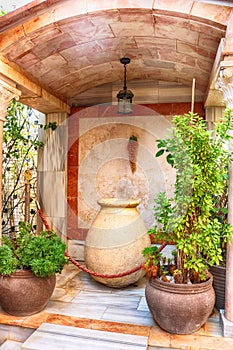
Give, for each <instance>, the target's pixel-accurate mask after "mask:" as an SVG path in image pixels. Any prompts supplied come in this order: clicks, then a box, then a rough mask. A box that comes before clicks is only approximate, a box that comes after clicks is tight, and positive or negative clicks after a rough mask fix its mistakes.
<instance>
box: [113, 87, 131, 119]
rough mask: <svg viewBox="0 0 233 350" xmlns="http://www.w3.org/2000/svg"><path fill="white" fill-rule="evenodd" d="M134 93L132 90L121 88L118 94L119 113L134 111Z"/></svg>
mask: <svg viewBox="0 0 233 350" xmlns="http://www.w3.org/2000/svg"><path fill="white" fill-rule="evenodd" d="M133 96H134V95H133V93H132V91H130V90H120V91H119V92H118V94H117V98H118V113H120V114H128V113H132V99H133Z"/></svg>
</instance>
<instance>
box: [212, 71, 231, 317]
mask: <svg viewBox="0 0 233 350" xmlns="http://www.w3.org/2000/svg"><path fill="white" fill-rule="evenodd" d="M216 88H217V89H219V90H221V91H222V93H223V100H224V102H225V103H226V107H227V108H233V67H228V68H224V69H222V70H220V76H219V79H218V82H217V84H216ZM230 133H231V135H233V132H232V131H229V134H230ZM229 150H231V151H232V141H231V142H230V144H229ZM228 174H229V187H228V222H229V224H231V225H232V226H233V163H232V162H231V163H230V164H229V171H228ZM225 318H226V319H227V320H228V321H230V322H233V244H228V245H227V259H226V291H225Z"/></svg>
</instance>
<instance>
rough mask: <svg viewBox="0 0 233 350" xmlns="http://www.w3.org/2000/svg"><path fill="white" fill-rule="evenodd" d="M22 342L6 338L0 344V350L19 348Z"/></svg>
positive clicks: (19, 349)
mask: <svg viewBox="0 0 233 350" xmlns="http://www.w3.org/2000/svg"><path fill="white" fill-rule="evenodd" d="M21 346H22V343H20V342H18V341H14V340H6V341H5V342H4V343H3V344H2V345H1V346H0V350H21V349H22V348H21Z"/></svg>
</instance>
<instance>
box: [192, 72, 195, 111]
mask: <svg viewBox="0 0 233 350" xmlns="http://www.w3.org/2000/svg"><path fill="white" fill-rule="evenodd" d="M194 97H195V78H193V85H192V103H191V113H193V111H194Z"/></svg>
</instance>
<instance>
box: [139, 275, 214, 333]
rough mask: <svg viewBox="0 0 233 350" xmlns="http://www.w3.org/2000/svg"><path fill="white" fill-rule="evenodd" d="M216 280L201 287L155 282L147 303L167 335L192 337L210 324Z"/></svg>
mask: <svg viewBox="0 0 233 350" xmlns="http://www.w3.org/2000/svg"><path fill="white" fill-rule="evenodd" d="M212 283H213V277H212V276H211V278H210V279H209V280H208V281H206V282H203V283H198V284H176V283H168V282H163V281H161V280H160V279H159V278H151V279H150V280H149V281H148V283H147V285H146V300H147V304H148V307H149V309H150V311H151V313H152V316H153V318H154V320H155V321H156V322H157V323H158V325H159V326H160V327H161V328H162V329H164V330H165V331H166V332H169V333H175V334H190V333H193V332H196V331H197V330H198V329H199V328H201V326H202V325H204V323H205V322H206V321H207V319H208V317H209V316H210V314H211V313H212V311H213V308H214V303H215V293H214V289H213V286H212Z"/></svg>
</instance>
